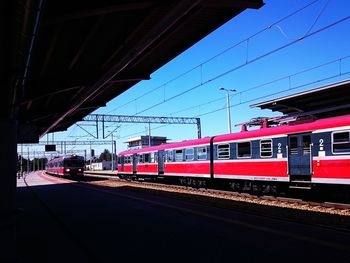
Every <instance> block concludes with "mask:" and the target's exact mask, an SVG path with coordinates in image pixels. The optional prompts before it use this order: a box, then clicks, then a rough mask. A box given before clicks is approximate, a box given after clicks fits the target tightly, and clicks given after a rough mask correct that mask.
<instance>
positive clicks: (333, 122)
mask: <svg viewBox="0 0 350 263" xmlns="http://www.w3.org/2000/svg"><path fill="white" fill-rule="evenodd" d="M337 127H349V128H350V115H344V116H337V117H332V118H327V119H320V120H315V121H312V120H309V121H306V122H304V123H301V124H295V123H289V124H285V125H282V126H277V127H266V128H260V129H256V130H251V131H241V132H238V133H230V134H223V135H217V136H214V139H213V141H214V143H220V142H227V141H244V140H249V139H258V138H264V137H265V138H271V137H275V136H287V135H288V134H295V133H304V132H311V131H320V132H321V131H323V130H324V131H327V130H329V129H335V128H337ZM211 138H212V137H206V138H202V139H196V140H188V141H183V142H177V143H169V144H162V145H159V146H154V147H149V148H143V149H137V150H129V151H124V152H121V153H119V154H120V155H129V154H135V153H146V152H154V151H158V150H164V149H176V148H186V147H189V146H190V147H193V146H199V145H204V144H209V143H210V140H211Z"/></svg>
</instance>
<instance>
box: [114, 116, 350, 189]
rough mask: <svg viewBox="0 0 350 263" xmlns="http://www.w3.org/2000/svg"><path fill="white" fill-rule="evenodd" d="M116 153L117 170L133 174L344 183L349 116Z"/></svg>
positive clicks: (349, 181) (349, 159)
mask: <svg viewBox="0 0 350 263" xmlns="http://www.w3.org/2000/svg"><path fill="white" fill-rule="evenodd" d="M245 127H246V126H245V125H243V127H242V131H241V132H238V133H232V134H225V135H218V136H213V137H206V138H202V139H196V140H189V141H183V142H178V143H169V144H163V145H159V146H154V147H149V148H143V149H138V150H129V151H124V152H121V153H119V154H118V174H119V175H120V176H121V177H134V178H145V177H149V178H154V179H156V178H179V179H182V180H183V181H184V180H187V181H194V182H197V183H198V182H204V183H207V182H208V181H218V182H220V181H221V182H223V181H225V182H226V181H228V182H229V183H230V184H231V186H232V187H233V188H242V187H243V186H244V185H247V184H248V185H261V186H264V187H265V185H284V186H290V187H299V186H300V187H305V188H311V187H312V186H315V185H317V184H322V185H350V115H345V116H338V117H332V118H325V119H319V120H314V121H313V120H304V121H303V122H300V121H294V122H289V123H285V124H283V125H269V123H268V121H267V120H265V121H264V122H263V123H261V128H260V129H256V130H251V131H247V130H246V128H245Z"/></svg>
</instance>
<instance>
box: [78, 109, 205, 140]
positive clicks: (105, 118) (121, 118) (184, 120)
mask: <svg viewBox="0 0 350 263" xmlns="http://www.w3.org/2000/svg"><path fill="white" fill-rule="evenodd" d="M83 121H91V122H95V123H96V137H95V136H94V137H95V138H98V123H99V122H102V132H103V138H106V137H108V136H109V135H110V134H111V133H110V134H108V135H107V136H106V137H105V126H104V123H105V122H114V123H148V124H149V125H150V124H151V123H159V124H196V125H197V133H198V138H201V136H202V135H201V121H200V118H188V117H157V116H129V115H106V114H89V115H87V116H86V117H84V118H83ZM77 125H78V124H77ZM78 126H79V127H81V126H80V125H78ZM119 127H120V126H118V127H117V128H115V130H116V129H118V128H119ZM81 128H82V127H81ZM82 129H83V128H82ZM84 130H85V129H84ZM85 131H86V130H85ZM86 132H88V131H86ZM88 133H89V132H88ZM89 134H91V133H89Z"/></svg>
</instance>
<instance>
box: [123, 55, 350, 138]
mask: <svg viewBox="0 0 350 263" xmlns="http://www.w3.org/2000/svg"><path fill="white" fill-rule="evenodd" d="M347 57H350V56H347ZM338 60H340V59H338ZM324 64H329V63H324ZM349 74H350V71H346V72H340V73H337V74H334V75H332V76H328V77H326V78H322V79H318V80H314V81H310V82H307V83H303V84H301V85H298V86H295V87H288V88H286V89H283V90H281V91H277V92H273V93H269V94H266V95H263V96H259V97H255V98H252V99H249V100H245V101H240V102H239V103H236V104H233V105H230V106H229V108H233V107H237V106H240V105H243V104H247V103H252V102H255V101H258V100H262V99H265V98H268V97H271V96H275V95H278V94H281V93H284V92H288V91H290V90H295V89H300V88H303V87H305V86H309V85H312V84H315V83H319V82H322V81H326V80H330V79H333V78H336V77H340V76H347V75H349ZM262 85H264V84H262ZM258 86H261V85H258ZM226 109H227V106H226V105H225V106H223V107H220V108H218V109H214V110H211V111H208V112H205V113H202V114H199V115H195V116H192V117H194V118H198V117H202V116H206V115H210V114H213V113H216V112H219V111H223V110H226ZM166 126H168V125H167V124H165V125H160V126H157V127H153V128H152V129H151V130H156V129H160V128H163V127H166ZM137 134H140V132H136V133H132V134H128V135H126V136H123V137H121V139H123V138H128V137H129V136H133V135H137Z"/></svg>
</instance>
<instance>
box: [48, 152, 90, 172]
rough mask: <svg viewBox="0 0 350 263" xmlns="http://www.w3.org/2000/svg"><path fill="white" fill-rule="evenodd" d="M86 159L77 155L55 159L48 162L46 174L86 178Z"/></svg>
mask: <svg viewBox="0 0 350 263" xmlns="http://www.w3.org/2000/svg"><path fill="white" fill-rule="evenodd" d="M84 170H85V159H84V157H83V156H79V155H76V154H70V155H64V156H60V157H55V158H53V159H51V160H50V161H48V162H47V164H46V172H47V173H48V174H52V175H56V176H67V177H82V176H84Z"/></svg>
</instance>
